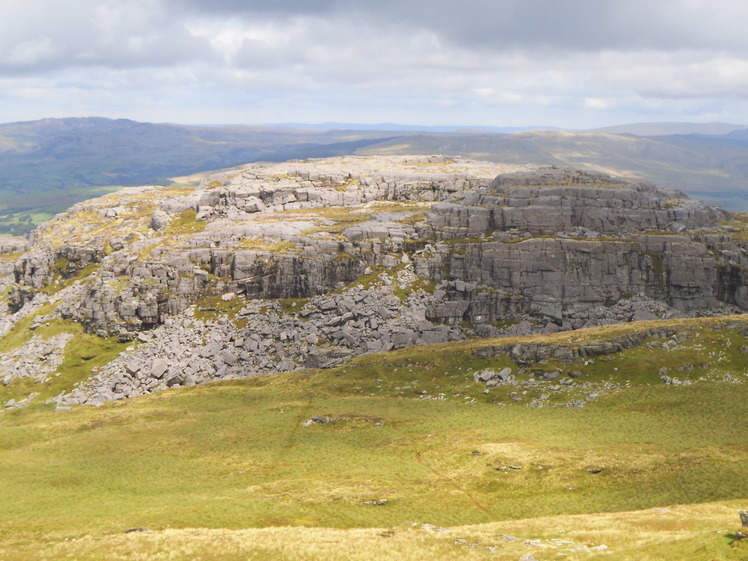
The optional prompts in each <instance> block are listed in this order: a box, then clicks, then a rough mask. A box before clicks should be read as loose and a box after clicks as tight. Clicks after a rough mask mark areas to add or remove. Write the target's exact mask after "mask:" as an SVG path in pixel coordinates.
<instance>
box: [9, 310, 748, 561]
mask: <svg viewBox="0 0 748 561" xmlns="http://www.w3.org/2000/svg"><path fill="white" fill-rule="evenodd" d="M709 321H710V320H697V321H694V322H691V323H693V324H697V325H704V324H706V323H708V322H709ZM635 328H636V326H616V327H610V328H606V329H603V330H597V331H594V332H587V333H586V334H585V333H575V334H559V335H557V336H555V337H552V338H551V339H553V340H556V341H558V342H569V341H571V340H572V339H574V338H576V339H580V338H582V339H583V338H589V337H595V338H597V337H602V336H612V335H613V334H615V333H620V332H621V331H626V330H630V329H635ZM484 344H485V342H471V343H465V344H457V345H456V344H450V345H440V346H436V347H416V348H411V349H406V350H401V351H397V352H394V353H390V354H386V355H367V356H363V357H360V358H358V359H356V360H355V361H353V363H351V364H349V365H348V366H345V367H340V368H337V369H333V370H327V371H320V372H315V371H308V372H300V373H291V374H282V375H275V376H267V377H262V378H256V379H251V380H241V381H226V382H221V383H217V384H212V385H207V386H201V387H194V388H185V389H180V390H177V391H170V392H163V393H160V394H156V395H153V396H149V397H145V398H141V399H137V400H133V401H131V402H129V403H124V402H119V403H113V404H110V405H108V406H105V407H102V408H100V409H92V408H76V409H75V410H73V411H68V412H54V411H52V410H51V409H50V408H49V407H48V406H35V408H31V409H27V410H17V411H13V412H5V413H3V414H2V415H0V496H1V497H3V500H2V501H0V536H2V537H0V558H3V559H8V560H15V559H19V560H20V559H24V560H26V559H44V558H52V559H58V558H65V557H66V556H70V557H72V558H75V559H100V558H107V559H131V558H136V556H137V555H142V556H144V557H141V558H154V559H161V558H163V559H166V558H168V559H206V560H207V559H381V558H393V559H394V558H401V559H416V558H419V559H422V558H429V557H431V558H440V559H453V558H454V559H457V558H464V557H467V558H469V559H472V558H475V559H481V558H487V557H490V558H492V559H516V558H518V557H519V556H520V555H521V554H522V553H523V552H525V551H526V550H528V549H531V550H532V551H533V553H534V554H535V556H536V557H537V558H538V559H540V560H541V561H542V560H544V559H558V558H561V557H560V554H561V553H562V552H563V549H564V547H566V548H567V549H568V547H570V546H563V547H562V546H561V545H559V543H557V542H551V541H549V540H551V539H555V538H558V539H571V540H572V541H573V542H574V543H575V544H577V549H579V547H581V546H582V545H585V544H586V545H599V544H602V543H604V544H606V545H607V546H608V548H609V549H608V550H606V551H604V552H603V551H601V550H584V549H582V550H580V551H576V552H571V553H568V555H569V556H568V557H564V558H566V559H576V558H580V559H596V558H600V557H603V556H604V557H605V558H606V559H631V558H636V559H663V558H678V559H694V560H695V559H725V560H727V559H741V558H745V555H746V547H745V546H744V544H732V545H730V542H731V539H730V538H729V537H728V535H729V534H730V532H731V531H733V530H735V529H736V528H737V525H738V520H737V510H738V508H739V507H742V508H746V506H748V505H745V504H744V503H742V504H741V503H740V502H739V499H743V500H745V499H746V498H747V496H746V491H745V488H744V487H742V486H741V485H740V484H739V482H740V481H742V480H743V479H744V474H745V465H746V461H747V460H748V430H747V429H748V425H746V421H745V403H746V402H748V384H746V383H745V382H743V383H724V382H717V381H716V379H719V378H721V377H723V376H724V375H725V374H726V373H727V372H731V373H733V374H734V375H737V376H738V377H741V376H743V373H745V372H746V370H747V367H748V364H747V363H748V355H746V354H745V353H741V352H739V350H738V349H739V346H740V345H741V344H742V345H744V344H745V338H744V337H742V336H740V335H739V334H737V333H736V332H734V331H727V330H713V329H710V328H706V329H703V330H702V331H700V332H698V333H694V336H693V337H691V338H690V339H689V340H688V341H686V342H683V343H682V344H681V345H680V347H681V348H680V349H678V350H675V351H671V352H666V351H662V350H652V349H649V348H648V347H646V346H645V347H638V348H635V349H630V350H628V351H624V352H622V353H619V354H618V355H611V356H608V357H600V358H598V359H597V360H596V361H595V362H594V363H592V364H588V365H587V366H585V365H583V364H581V363H580V364H575V365H571V366H569V367H568V368H573V369H574V370H578V371H580V373H581V377H580V378H579V380H580V381H585V382H587V383H590V384H592V383H599V384H602V383H603V382H606V381H607V382H608V383H617V384H620V383H622V382H623V381H625V380H630V384H629V385H630V387H628V388H623V389H621V390H620V391H618V392H616V393H611V394H610V395H607V396H603V397H601V398H599V399H598V400H596V401H594V402H592V403H590V404H588V405H587V406H586V407H585V408H583V409H569V408H564V407H545V408H533V407H524V406H522V405H523V404H524V403H527V401H528V400H529V399H530V397H532V394H533V392H538V393H539V392H542V391H543V390H542V388H541V389H534V388H530V389H528V390H527V391H528V392H529V394H528V396H526V397H525V398H524V402H520V403H514V402H513V401H511V400H509V399H506V393H507V392H508V391H509V390H506V389H495V390H492V391H491V392H490V393H489V394H484V393H483V386H481V385H479V384H477V383H475V382H474V381H473V380H472V372H474V371H475V370H478V369H480V368H484V367H487V366H494V367H499V366H503V365H505V364H507V363H506V359H503V358H502V359H476V358H475V357H474V356H473V354H472V349H473V348H474V347H476V346H480V345H484ZM701 363H708V364H709V366H708V367H707V368H706V369H702V368H697V369H696V371H694V372H691V373H685V372H680V371H678V372H677V374H678V378H680V379H687V378H691V379H693V380H697V379H698V378H699V377H701V378H705V380H702V381H700V382H698V383H695V384H693V385H688V386H668V385H664V384H662V382H660V380H659V375H658V373H657V370H658V368H660V367H663V366H668V367H669V368H671V369H672V368H674V367H676V366H679V365H681V364H683V365H685V364H701ZM551 366H552V365H551ZM616 369H617V370H616ZM672 374H673V375H675V374H676V372H672ZM743 379H744V378H743ZM515 389H516V388H515ZM423 392H426V393H425V394H424V393H423ZM440 393H443V394H445V397H446V399H445V400H431V399H422V398H421V397H420V396H422V395H428V396H437V395H439V394H440ZM473 400H475V401H474V403H472V402H473ZM499 403H503V404H505V405H499ZM315 415H322V416H327V417H330V418H332V419H333V420H332V421H331V422H329V423H326V424H316V423H315V424H313V425H311V426H308V427H304V426H302V425H303V423H304V422H305V421H306V420H308V419H310V418H311V417H312V416H315ZM378 424H381V426H377V425H378ZM508 465H515V466H521V467H522V469H504V470H497V469H496V468H497V467H505V466H508ZM589 467H597V468H603V471H602V472H601V473H599V474H590V473H588V472H587V471H586V470H587V468H589ZM380 498H386V499H388V501H389V503H388V504H387V505H386V506H368V505H363V504H362V502H363V501H367V500H376V499H380ZM714 501H718V502H717V503H715V504H712V505H709V504H705V503H710V502H714ZM673 504H691V505H692V506H688V507H678V508H675V509H670V510H671V512H669V513H663V512H660V511H658V510H655V511H647V512H632V513H630V514H625V513H626V512H627V511H638V510H639V509H651V508H653V507H664V506H666V505H673ZM699 504H701V506H699ZM593 513H621V514H607V515H606V514H593ZM571 515H577V517H576V518H574V517H572V516H571ZM528 519H532V520H528ZM502 521H503V522H502ZM412 522H417V523H429V524H434V525H437V526H445V527H450V528H451V530H450V531H449V532H437V533H434V532H432V531H430V530H428V529H426V530H424V529H423V528H421V527H420V526H417V527H413V526H410V525H409V524H410V523H412ZM476 524H478V525H479V526H474V525H476ZM131 527H147V528H150V529H152V530H154V532H153V533H147V534H137V535H134V534H127V535H125V534H123V533H122V532H123V530H124V529H126V528H131ZM301 527H308V529H304V530H301V529H300V528H301ZM191 528H204V529H206V530H199V531H198V530H190V529H191ZM252 528H257V529H256V530H251V529H252ZM353 528H358V530H352V529H353ZM367 528H368V529H367ZM336 529H337V530H336ZM717 531H721V532H722V533H721V534H717V533H716V532H717ZM502 534H511V535H515V536H518V537H521V538H523V539H528V538H532V539H541V540H542V541H541V546H542V547H540V546H538V547H535V546H528V545H527V544H523V543H522V542H511V541H507V540H506V539H500V538H499V536H500V535H502ZM383 536H385V537H387V539H385V537H383ZM569 536H571V537H569ZM73 538H75V540H76V541H74V542H73V541H70V540H72V539H73ZM456 539H465V540H467V541H468V544H467V545H466V544H461V543H456V542H455V540H456ZM299 540H301V541H299ZM477 541H480V542H481V544H482V546H477V547H470V545H469V543H476V542H477ZM664 543H667V544H668V548H669V549H668V551H670V552H671V553H673V552H677V553H678V555H677V556H676V557H668V556H667V555H665V553H664V551H663V549H662V547H663V544H664ZM487 546H491V547H493V546H500V548H499V549H497V550H489V549H486V547H487ZM552 546H553V547H552ZM658 548H659V549H658ZM354 552H355V553H354ZM658 552H659V553H658ZM741 555H743V557H741Z"/></svg>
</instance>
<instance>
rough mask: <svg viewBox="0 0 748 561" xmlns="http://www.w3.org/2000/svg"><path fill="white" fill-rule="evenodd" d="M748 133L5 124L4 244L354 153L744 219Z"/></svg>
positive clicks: (719, 127) (734, 128) (0, 208)
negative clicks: (59, 225) (589, 176)
mask: <svg viewBox="0 0 748 561" xmlns="http://www.w3.org/2000/svg"><path fill="white" fill-rule="evenodd" d="M741 130H742V131H743V132H741ZM744 131H745V129H744V128H742V129H741V127H740V126H739V125H726V124H714V125H698V124H688V123H682V124H681V123H655V124H646V125H630V126H621V127H613V128H610V129H605V130H602V131H591V132H574V133H570V132H564V131H524V132H515V131H512V130H511V129H490V128H486V127H484V128H483V129H482V128H481V127H472V128H459V127H430V128H429V127H420V128H419V127H405V126H402V125H394V124H383V125H355V124H349V123H328V124H325V125H316V126H312V125H308V126H304V125H298V126H296V127H292V126H281V125H277V126H186V125H175V124H153V123H138V122H134V121H129V120H126V119H118V120H110V119H101V118H72V119H45V120H42V121H33V122H25V123H10V124H4V125H0V167H2V169H3V174H2V177H0V234H10V235H16V236H20V235H26V234H28V233H29V232H30V231H31V230H32V229H33V228H34V227H35V226H37V225H39V224H40V223H42V222H43V221H45V220H48V219H49V218H51V217H52V216H53V215H54V214H56V213H58V212H62V211H63V210H65V209H66V208H68V207H69V206H71V205H73V204H74V203H76V202H79V201H82V200H85V199H87V198H91V197H94V196H99V195H102V194H105V193H107V192H112V191H115V190H117V189H119V188H121V187H122V186H127V185H141V184H159V185H162V184H168V183H170V182H171V181H172V179H173V178H179V177H181V178H183V179H181V180H180V181H182V182H183V181H184V176H190V175H192V174H196V173H200V172H204V171H205V170H210V169H213V170H215V169H222V168H227V167H232V166H238V165H243V164H246V163H249V162H255V161H283V160H287V159H291V158H301V159H303V158H317V157H329V156H337V155H345V154H360V155H373V154H380V155H397V154H400V155H403V154H423V155H428V154H434V153H440V154H447V155H451V156H462V157H466V158H472V159H481V160H490V161H494V162H514V163H518V164H522V165H531V166H540V165H558V166H562V167H574V168H583V169H588V170H592V171H600V172H604V173H614V174H622V175H626V176H631V177H638V178H640V179H645V180H649V181H654V182H655V183H657V184H659V185H662V186H664V187H671V188H676V189H680V190H683V191H685V192H687V193H689V194H690V195H692V196H694V197H695V198H698V199H702V200H705V201H707V202H709V203H711V204H721V205H723V206H724V207H725V208H728V209H731V210H743V211H744V210H748V207H747V206H746V203H745V201H746V200H748V197H746V190H747V189H748V175H746V173H747V172H746V169H748V168H747V167H746V161H748V160H747V157H748V145H747V144H746V141H745V139H744V138H743V137H744V136H745V133H744ZM505 133H512V134H505ZM675 133H678V134H675ZM728 133H729V134H728ZM632 134H638V135H639V136H632ZM644 135H649V136H644ZM190 184H192V183H190Z"/></svg>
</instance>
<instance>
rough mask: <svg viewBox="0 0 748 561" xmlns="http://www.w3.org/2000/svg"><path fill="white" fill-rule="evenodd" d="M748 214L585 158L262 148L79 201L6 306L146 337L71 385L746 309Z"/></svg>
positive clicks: (60, 219) (142, 386)
mask: <svg viewBox="0 0 748 561" xmlns="http://www.w3.org/2000/svg"><path fill="white" fill-rule="evenodd" d="M747 231H748V228H747V227H746V221H745V219H744V217H742V216H739V215H730V214H728V213H726V212H724V211H722V210H720V209H716V208H713V207H710V206H708V205H706V204H704V203H701V202H698V201H692V200H690V199H688V198H687V197H686V196H685V195H684V194H683V193H680V192H678V191H673V190H663V189H658V188H657V187H655V186H653V185H651V184H647V183H643V182H638V181H628V180H622V179H616V178H613V177H609V176H603V175H599V174H592V173H586V172H579V171H574V170H560V169H555V168H542V169H539V170H526V169H521V168H519V167H517V166H514V167H510V166H501V165H497V164H491V163H486V162H474V161H467V160H453V159H447V158H444V157H440V156H431V157H387V158H355V157H349V158H334V159H329V160H317V161H304V162H285V163H282V164H254V165H251V166H248V167H247V168H246V169H245V170H243V171H237V172H235V173H231V174H229V173H222V174H217V175H214V176H212V177H209V178H208V179H206V180H205V181H204V182H203V183H202V184H201V185H200V186H199V187H197V188H177V187H170V188H160V187H140V188H129V189H125V190H124V191H121V192H119V193H116V194H112V195H108V196H105V197H102V198H100V199H95V200H91V201H86V202H84V203H79V204H77V205H75V206H74V207H73V208H71V209H70V210H69V211H68V212H66V213H63V214H61V215H59V216H57V217H56V218H55V219H54V220H52V221H51V222H49V223H47V224H46V225H44V226H42V227H40V228H39V229H38V230H37V231H36V232H35V233H34V236H33V238H32V240H31V244H30V248H25V247H20V246H18V244H16V245H14V246H13V247H9V248H5V254H6V255H12V256H13V259H12V260H11V259H5V260H4V261H3V262H2V263H5V265H4V267H5V269H3V270H5V272H6V273H8V272H9V271H8V268H9V267H10V265H9V264H10V263H13V278H12V282H10V287H9V290H8V292H7V296H5V297H4V299H3V302H2V305H3V308H2V309H0V311H4V317H3V319H2V324H0V325H1V326H2V327H3V329H4V331H5V332H8V331H9V330H11V329H13V328H14V325H16V324H18V322H19V321H20V319H21V318H24V317H27V316H29V315H32V316H33V314H35V313H37V310H40V309H43V310H44V313H45V314H46V315H45V316H44V319H45V321H46V320H48V319H51V320H54V319H55V318H60V319H62V320H68V321H70V320H72V321H75V322H78V323H80V324H82V325H83V326H84V327H85V329H86V330H87V331H89V332H91V333H96V334H98V335H99V336H101V337H116V338H117V339H119V340H120V341H130V340H140V341H141V345H140V346H139V347H138V349H136V348H135V347H133V349H132V350H131V351H128V352H127V353H126V354H125V355H123V356H122V357H120V358H119V359H116V360H115V361H113V362H112V363H111V365H110V366H108V367H105V368H103V369H101V370H100V371H99V373H98V374H97V377H96V378H95V379H93V380H92V381H91V382H90V383H88V384H87V385H85V384H84V386H85V387H86V388H88V389H87V390H85V391H84V389H83V387H84V386H81V388H79V389H78V390H77V392H78V393H77V394H75V397H68V398H66V399H69V400H72V401H74V402H81V401H83V402H85V401H86V400H98V401H101V400H108V399H115V398H118V397H128V396H131V395H137V394H139V393H145V392H149V391H154V390H156V389H162V388H164V387H170V386H174V385H181V384H192V383H199V382H201V381H205V380H209V379H216V378H221V377H227V376H249V375H254V374H258V373H264V372H273V371H279V370H289V369H295V368H301V367H304V366H325V365H328V364H334V363H336V362H338V361H339V360H343V359H345V358H347V357H350V356H353V355H355V354H360V353H363V352H371V351H376V350H387V349H390V348H397V347H401V346H407V345H410V344H415V343H428V342H441V341H448V340H455V339H460V338H464V337H466V336H472V335H476V334H477V335H479V336H497V335H517V334H529V333H533V332H541V331H543V332H551V331H558V330H563V329H575V328H580V327H585V326H592V325H600V324H605V323H613V322H619V321H630V320H637V319H653V318H657V317H669V316H673V315H682V316H686V315H709V314H718V313H726V312H736V311H741V310H746V309H748V278H747V277H746V271H748V241H747V240H748V235H747ZM12 252H15V253H12ZM6 278H7V277H6ZM6 284H7V281H6ZM50 310H51V311H50ZM229 312H231V313H229ZM227 314H228V315H227ZM231 314H233V315H231ZM148 331H150V334H148V333H146V332H148ZM190 333H192V335H189V334H190ZM281 334H285V337H282V336H281ZM154 337H155V339H154ZM211 340H212V346H210V347H209V348H207V350H206V345H209V344H211V343H206V341H211ZM167 342H168V344H167ZM138 353H139V354H138ZM170 353H171V354H170ZM206 353H207V354H206ZM161 355H163V356H161ZM172 355H173V356H172ZM170 357H171V358H170ZM180 357H181V358H184V360H178V359H179V358H180ZM189 357H192V358H191V359H190V358H189ZM157 361H162V362H163V364H162V362H157ZM183 362H184V364H182V363H183ZM164 364H165V365H166V368H163V366H164ZM154 365H155V366H154ZM96 396H98V397H96Z"/></svg>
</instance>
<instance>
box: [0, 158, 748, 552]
mask: <svg viewBox="0 0 748 561" xmlns="http://www.w3.org/2000/svg"><path fill="white" fill-rule="evenodd" d="M747 252H748V223H747V221H746V217H745V216H744V215H741V214H730V213H727V212H725V211H723V210H720V209H715V208H713V207H710V206H708V205H706V204H703V203H700V202H697V201H693V200H690V199H689V198H688V197H686V196H685V195H684V194H683V193H680V192H678V191H673V190H666V189H660V188H657V187H655V186H654V185H651V184H648V183H643V182H639V181H629V180H621V179H616V178H613V177H610V176H605V175H600V174H595V173H589V172H580V171H575V170H564V169H558V168H541V169H530V168H528V167H526V166H508V165H497V164H492V163H487V162H478V161H470V160H461V159H451V158H447V157H443V156H418V157H412V156H409V157H377V158H365V157H345V158H332V159H325V160H311V161H292V162H285V163H279V164H253V165H250V166H247V167H246V168H244V169H242V170H234V171H231V172H226V173H220V174H215V175H213V176H211V177H208V178H207V179H205V180H204V181H203V182H202V184H201V185H200V186H199V187H196V188H177V187H171V188H164V187H137V188H128V189H126V190H124V191H121V192H118V193H116V194H110V195H106V196H104V197H101V198H98V199H92V200H89V201H85V202H83V203H79V204H77V205H75V206H74V207H73V208H71V209H70V210H69V211H68V212H65V213H62V214H60V215H58V216H57V217H55V219H54V220H52V221H51V222H49V223H47V224H45V225H44V226H42V227H41V228H39V229H38V230H37V231H36V232H35V233H34V235H33V237H32V239H31V240H29V241H26V240H2V242H1V243H0V283H2V288H3V293H2V297H1V298H0V334H1V335H2V337H1V338H0V376H1V378H0V380H1V383H0V404H2V407H0V496H2V497H3V500H2V501H0V557H2V558H3V559H8V560H9V561H16V560H21V559H23V560H24V561H28V560H36V559H39V560H41V559H50V558H54V559H57V558H68V557H69V558H75V559H80V560H94V559H101V558H107V559H133V558H142V559H172V560H173V559H177V560H181V559H184V560H187V559H198V558H200V559H206V560H213V559H222V560H234V559H236V560H239V559H247V558H251V559H260V560H261V559H273V560H275V559H289V560H290V559H299V558H303V559H320V560H322V559H324V560H331V559H332V560H336V559H341V560H342V559H346V560H347V559H361V560H367V559H424V558H434V559H497V560H499V561H516V560H517V559H520V558H521V557H522V558H523V559H524V560H525V561H529V560H531V559H537V560H539V561H549V560H551V559H553V560H560V559H575V560H576V559H579V560H582V559H584V560H593V559H602V558H605V559H608V560H610V561H618V560H620V561H623V560H625V559H641V560H655V559H666V558H671V559H683V560H686V561H697V560H701V559H705V558H708V559H716V560H724V561H727V560H739V559H744V558H745V556H746V551H745V546H746V545H748V541H746V540H741V539H740V534H739V533H738V528H739V523H740V521H739V517H738V511H739V510H748V508H747V507H748V505H746V504H745V499H746V494H745V489H744V486H743V485H741V484H740V483H739V482H740V481H742V477H743V474H744V471H745V470H744V466H745V461H746V459H747V458H748V441H746V434H748V426H746V422H745V414H744V413H745V403H746V399H748V316H746V315H745V314H744V313H743V312H745V310H746V308H747V307H748V301H747V300H748V293H747V288H746V287H747V286H748V283H747V282H746V271H748V255H747ZM209 382H210V383H209ZM167 389H168V390H169V391H161V390H167ZM90 405H96V406H98V407H90ZM673 505H679V506H673ZM523 556H524V557H523Z"/></svg>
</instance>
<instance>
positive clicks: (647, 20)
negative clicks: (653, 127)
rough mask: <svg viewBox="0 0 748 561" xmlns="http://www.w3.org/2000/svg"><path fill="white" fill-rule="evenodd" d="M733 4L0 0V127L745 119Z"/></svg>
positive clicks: (740, 42) (747, 74)
mask: <svg viewBox="0 0 748 561" xmlns="http://www.w3.org/2000/svg"><path fill="white" fill-rule="evenodd" d="M746 22H748V2H745V0H709V1H702V0H516V1H515V0H462V1H461V2H458V1H457V0H449V1H446V0H65V1H60V0H24V1H23V2H18V1H17V0H12V1H11V0H0V122H10V121H22V120H34V119H40V118H44V117H70V116H103V117H124V118H130V119H135V120H141V121H152V122H177V123H195V124H205V123H244V124H258V123H279V122H306V123H321V122H326V121H339V122H356V123H380V122H397V123H406V124H419V125H437V124H441V125H487V126H531V125H541V126H556V127H565V128H580V129H581V128H590V127H596V126H606V125H612V124H619V123H627V122H650V121H694V122H712V121H724V122H733V123H748V99H747V98H748V32H746V29H745V27H746Z"/></svg>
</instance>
